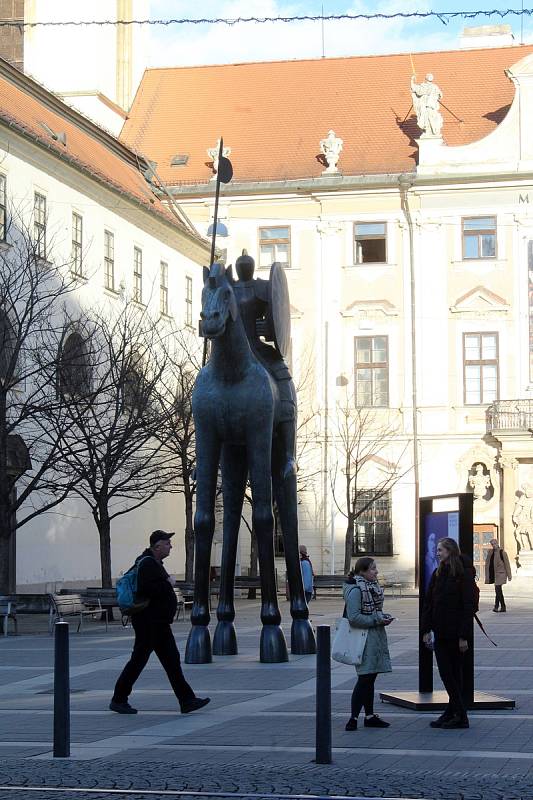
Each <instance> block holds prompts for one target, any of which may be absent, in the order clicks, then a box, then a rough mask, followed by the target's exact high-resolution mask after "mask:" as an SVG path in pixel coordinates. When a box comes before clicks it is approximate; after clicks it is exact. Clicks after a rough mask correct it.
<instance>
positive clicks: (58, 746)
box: [54, 622, 70, 758]
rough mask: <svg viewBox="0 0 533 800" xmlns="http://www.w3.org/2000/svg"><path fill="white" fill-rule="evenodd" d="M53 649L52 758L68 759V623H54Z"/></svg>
mask: <svg viewBox="0 0 533 800" xmlns="http://www.w3.org/2000/svg"><path fill="white" fill-rule="evenodd" d="M54 628H55V632H54V637H55V641H54V644H55V647H54V758H69V757H70V670H69V645H68V622H56V624H55V626H54Z"/></svg>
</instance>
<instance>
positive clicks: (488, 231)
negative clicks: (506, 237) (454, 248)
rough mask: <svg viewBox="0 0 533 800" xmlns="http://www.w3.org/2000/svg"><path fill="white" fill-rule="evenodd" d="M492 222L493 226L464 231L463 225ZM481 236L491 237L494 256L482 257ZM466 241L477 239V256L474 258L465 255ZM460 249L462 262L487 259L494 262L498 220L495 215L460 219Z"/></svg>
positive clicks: (496, 254)
mask: <svg viewBox="0 0 533 800" xmlns="http://www.w3.org/2000/svg"><path fill="white" fill-rule="evenodd" d="M489 219H493V220H494V226H493V227H491V226H487V227H485V228H472V229H470V230H467V229H465V223H468V222H472V221H474V220H489ZM483 236H493V237H494V255H484V254H483V238H482V237H483ZM467 239H477V246H478V255H476V256H468V255H466V240H467ZM461 248H462V258H463V261H485V260H487V259H489V260H491V261H495V260H497V258H498V218H497V216H496V214H485V215H479V214H478V215H476V216H468V217H461Z"/></svg>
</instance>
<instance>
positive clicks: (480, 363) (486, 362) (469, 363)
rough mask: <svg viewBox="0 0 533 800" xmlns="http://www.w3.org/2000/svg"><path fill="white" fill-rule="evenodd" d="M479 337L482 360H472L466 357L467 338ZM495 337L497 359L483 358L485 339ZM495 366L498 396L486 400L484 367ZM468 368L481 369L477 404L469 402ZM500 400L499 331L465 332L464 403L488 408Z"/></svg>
mask: <svg viewBox="0 0 533 800" xmlns="http://www.w3.org/2000/svg"><path fill="white" fill-rule="evenodd" d="M474 336H477V337H478V338H479V354H480V358H477V359H472V358H468V359H467V357H466V340H467V337H474ZM485 336H487V337H488V336H493V337H494V338H495V340H496V358H488V359H487V358H483V337H485ZM484 366H495V367H496V396H495V397H491V398H490V399H487V400H485V399H484V381H483V367H484ZM468 367H480V371H479V385H478V396H479V400H478V401H477V402H468V400H467V395H468V391H467V369H468ZM499 399H500V337H499V333H498V331H464V332H463V402H464V405H465V406H486V405H490V404H491V403H494V402H496V401H497V400H499Z"/></svg>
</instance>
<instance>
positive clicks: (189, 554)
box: [184, 487, 194, 583]
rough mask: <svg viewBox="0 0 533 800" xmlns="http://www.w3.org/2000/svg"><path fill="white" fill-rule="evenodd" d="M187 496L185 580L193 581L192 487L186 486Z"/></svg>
mask: <svg viewBox="0 0 533 800" xmlns="http://www.w3.org/2000/svg"><path fill="white" fill-rule="evenodd" d="M184 498H185V580H186V581H188V582H190V583H192V581H193V578H194V523H193V513H192V512H193V501H192V492H191V490H190V487H186V489H185V492H184Z"/></svg>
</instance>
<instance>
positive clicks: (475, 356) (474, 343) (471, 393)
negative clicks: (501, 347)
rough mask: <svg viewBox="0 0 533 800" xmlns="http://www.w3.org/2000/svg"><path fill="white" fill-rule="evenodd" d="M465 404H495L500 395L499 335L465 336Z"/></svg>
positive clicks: (474, 334)
mask: <svg viewBox="0 0 533 800" xmlns="http://www.w3.org/2000/svg"><path fill="white" fill-rule="evenodd" d="M463 371H464V402H465V405H467V406H471V405H474V406H479V405H485V404H486V403H493V402H494V401H495V400H497V399H498V395H499V374H498V373H499V370H498V334H497V333H464V334H463Z"/></svg>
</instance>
